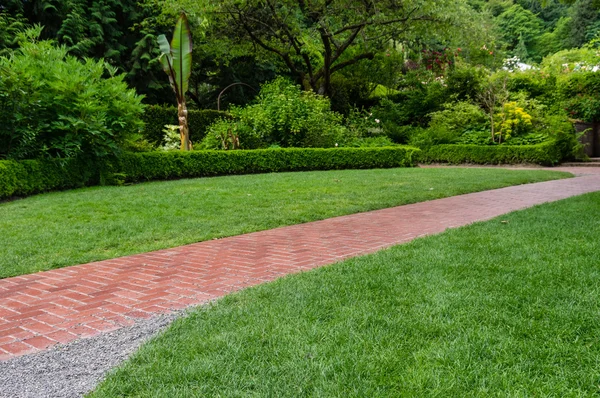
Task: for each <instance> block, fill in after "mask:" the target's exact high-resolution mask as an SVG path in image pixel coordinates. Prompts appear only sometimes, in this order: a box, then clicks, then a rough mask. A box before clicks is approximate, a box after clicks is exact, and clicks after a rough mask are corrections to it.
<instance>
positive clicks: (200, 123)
mask: <svg viewBox="0 0 600 398" xmlns="http://www.w3.org/2000/svg"><path fill="white" fill-rule="evenodd" d="M227 117H229V114H228V113H227V112H222V111H215V110H212V109H202V110H198V109H188V125H189V128H190V139H191V140H192V142H193V143H194V144H195V145H197V144H200V142H201V141H202V139H204V137H205V135H206V131H207V130H208V126H210V125H211V124H213V123H214V122H215V121H217V120H219V119H221V118H227ZM142 120H143V121H144V124H145V127H144V130H143V132H142V134H143V135H144V138H146V139H147V140H148V142H150V143H152V144H153V145H155V146H161V145H163V144H164V137H165V133H164V131H163V130H164V128H165V125H177V124H179V123H178V120H177V108H176V107H174V106H168V107H165V106H160V105H150V106H147V107H146V110H145V111H144V114H143V115H142Z"/></svg>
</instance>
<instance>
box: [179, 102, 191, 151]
mask: <svg viewBox="0 0 600 398" xmlns="http://www.w3.org/2000/svg"><path fill="white" fill-rule="evenodd" d="M177 116H178V118H179V132H180V134H181V150H182V151H189V150H190V130H189V128H188V111H187V106H186V105H185V101H184V102H181V103H180V104H179V105H178V106H177Z"/></svg>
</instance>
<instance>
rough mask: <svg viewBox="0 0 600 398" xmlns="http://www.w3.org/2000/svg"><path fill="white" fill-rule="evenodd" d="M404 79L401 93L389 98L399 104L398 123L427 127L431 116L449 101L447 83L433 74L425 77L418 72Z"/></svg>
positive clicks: (397, 109)
mask: <svg viewBox="0 0 600 398" xmlns="http://www.w3.org/2000/svg"><path fill="white" fill-rule="evenodd" d="M403 78H404V80H403V81H402V84H401V87H400V89H401V91H400V92H399V93H397V94H392V95H389V96H388V97H387V98H388V99H389V100H390V101H392V102H394V103H396V104H398V106H397V108H396V112H397V113H396V115H397V120H396V123H397V124H398V125H408V124H410V125H414V126H422V127H425V126H427V124H428V123H429V120H430V118H429V115H430V114H431V113H432V112H435V111H438V110H440V109H441V108H442V105H443V104H444V103H446V102H447V101H448V99H449V93H448V91H447V90H446V87H445V83H444V82H443V80H442V79H440V78H435V77H434V76H433V75H431V74H429V75H425V76H423V75H422V74H420V73H417V72H409V73H407V74H406V75H405V76H403Z"/></svg>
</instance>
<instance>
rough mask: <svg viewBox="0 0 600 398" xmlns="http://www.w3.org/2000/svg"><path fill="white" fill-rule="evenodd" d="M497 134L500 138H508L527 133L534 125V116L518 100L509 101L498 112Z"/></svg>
mask: <svg viewBox="0 0 600 398" xmlns="http://www.w3.org/2000/svg"><path fill="white" fill-rule="evenodd" d="M495 119H496V120H497V122H496V130H495V134H496V135H497V136H498V138H499V142H502V139H503V138H504V140H508V139H509V138H510V137H512V136H517V135H521V134H525V133H527V132H529V131H531V128H532V127H533V123H532V119H533V118H532V116H531V115H530V114H528V113H527V112H525V110H524V109H523V108H521V107H520V106H519V105H518V104H517V103H516V102H514V101H512V102H507V103H505V104H504V105H503V106H502V111H501V112H499V113H498V114H496V116H495Z"/></svg>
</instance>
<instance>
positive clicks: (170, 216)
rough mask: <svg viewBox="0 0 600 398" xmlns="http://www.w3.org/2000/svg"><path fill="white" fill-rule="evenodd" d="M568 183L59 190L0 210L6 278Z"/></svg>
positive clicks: (444, 180)
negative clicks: (472, 195) (460, 197)
mask: <svg viewBox="0 0 600 398" xmlns="http://www.w3.org/2000/svg"><path fill="white" fill-rule="evenodd" d="M566 176H569V174H566V173H558V172H549V171H543V170H532V171H516V170H501V169H444V170H442V169H388V170H362V171H358V170H347V171H324V172H307V173H280V174H262V175H246V176H229V177H218V178H203V179H189V180H179V181H168V182H153V183H145V184H139V185H134V186H126V187H95V188H88V189H80V190H74V191H68V192H55V193H50V194H45V195H39V196H34V197H30V198H27V199H23V200H17V201H13V202H5V203H0V278H3V277H9V276H15V275H21V274H27V273H33V272H37V271H42V270H48V269H53V268H59V267H64V266H67V265H74V264H81V263H86V262H90V261H95V260H103V259H108V258H115V257H119V256H123V255H127V254H133V253H141V252H147V251H151V250H157V249H163V248H168V247H175V246H179V245H183V244H187V243H193V242H198V241H202V240H208V239H212V238H219V237H224V236H232V235H237V234H242V233H246V232H252V231H258V230H265V229H269V228H274V227H279V226H282V225H291V224H297V223H303V222H307V221H314V220H319V219H324V218H327V217H333V216H339V215H344V214H351V213H356V212H361V211H367V210H373V209H381V208H384V207H390V206H397V205H402V204H407V203H414V202H419V201H424V200H429V199H435V198H441V197H446V196H452V195H457V194H462V193H466V192H474V191H481V190H485V189H491V188H498V187H504V186H508V185H515V184H524V183H529V182H536V181H544V180H549V179H556V178H564V177H566Z"/></svg>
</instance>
